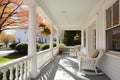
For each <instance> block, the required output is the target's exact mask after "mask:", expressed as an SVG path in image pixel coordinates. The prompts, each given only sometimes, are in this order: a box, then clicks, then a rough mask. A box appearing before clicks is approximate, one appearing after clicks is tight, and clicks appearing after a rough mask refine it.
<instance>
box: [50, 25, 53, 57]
mask: <svg viewBox="0 0 120 80" xmlns="http://www.w3.org/2000/svg"><path fill="white" fill-rule="evenodd" d="M50 32H51V34H50V49H51V50H52V59H54V55H53V25H51V26H50Z"/></svg>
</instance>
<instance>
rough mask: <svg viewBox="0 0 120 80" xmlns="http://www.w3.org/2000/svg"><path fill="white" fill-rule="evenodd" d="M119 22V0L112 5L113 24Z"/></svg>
mask: <svg viewBox="0 0 120 80" xmlns="http://www.w3.org/2000/svg"><path fill="white" fill-rule="evenodd" d="M117 24H119V1H117V2H116V3H115V4H114V5H113V26H115V25H117Z"/></svg>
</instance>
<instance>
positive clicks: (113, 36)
mask: <svg viewBox="0 0 120 80" xmlns="http://www.w3.org/2000/svg"><path fill="white" fill-rule="evenodd" d="M119 16H120V15H119V0H118V1H117V2H115V3H114V4H113V5H112V6H111V7H110V8H108V9H107V10H106V28H107V29H106V47H107V50H113V51H120V23H119Z"/></svg>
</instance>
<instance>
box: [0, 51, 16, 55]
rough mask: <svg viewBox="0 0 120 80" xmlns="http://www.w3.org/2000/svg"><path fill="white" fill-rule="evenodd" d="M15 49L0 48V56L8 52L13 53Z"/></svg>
mask: <svg viewBox="0 0 120 80" xmlns="http://www.w3.org/2000/svg"><path fill="white" fill-rule="evenodd" d="M14 52H15V50H0V56H5V55H8V54H10V53H14Z"/></svg>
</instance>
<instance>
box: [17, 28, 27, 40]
mask: <svg viewBox="0 0 120 80" xmlns="http://www.w3.org/2000/svg"><path fill="white" fill-rule="evenodd" d="M27 41H28V29H17V30H16V33H15V42H27Z"/></svg>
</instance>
